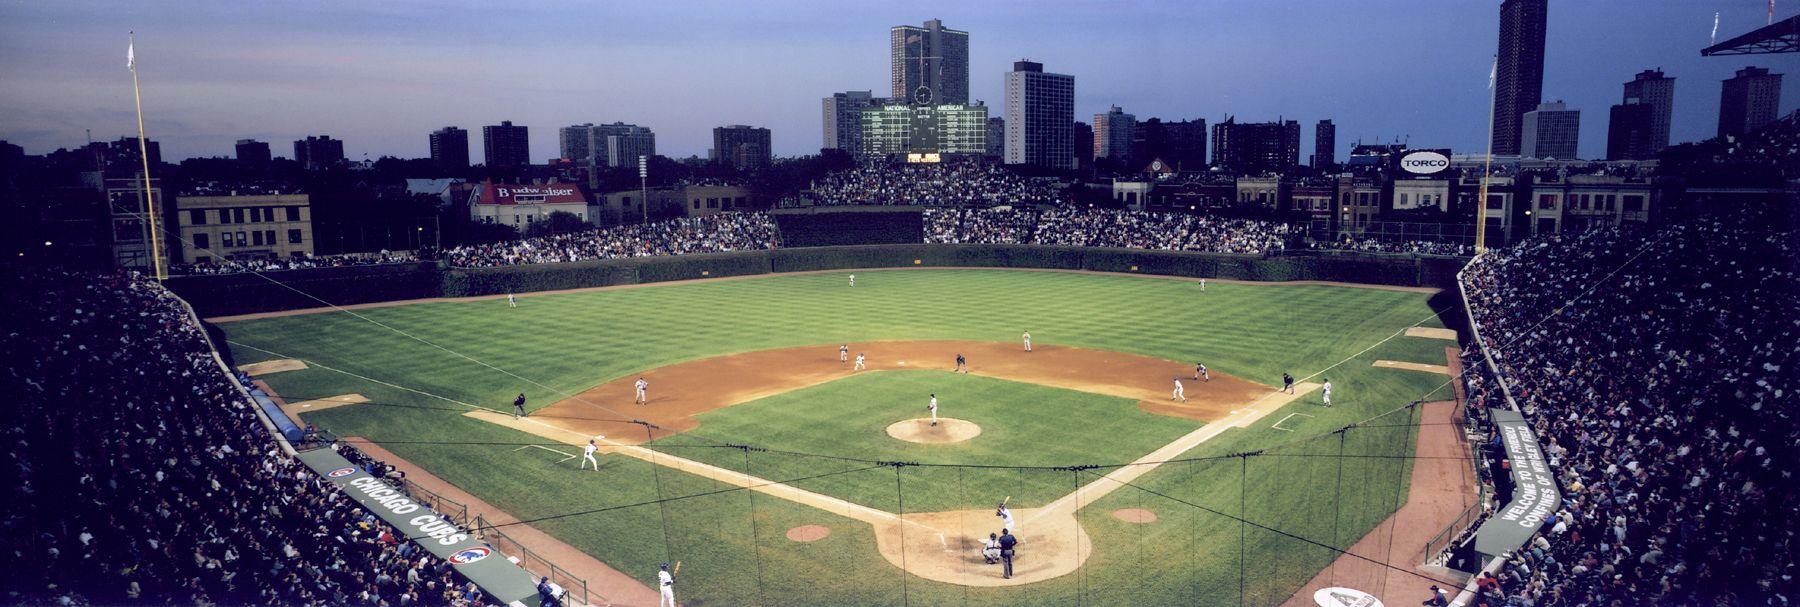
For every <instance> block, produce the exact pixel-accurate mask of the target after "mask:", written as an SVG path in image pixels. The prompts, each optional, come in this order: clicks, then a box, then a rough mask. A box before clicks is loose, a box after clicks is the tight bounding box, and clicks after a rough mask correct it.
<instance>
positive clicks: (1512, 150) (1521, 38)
mask: <svg viewBox="0 0 1800 607" xmlns="http://www.w3.org/2000/svg"><path fill="white" fill-rule="evenodd" d="M1549 12H1550V10H1549V6H1548V0H1504V1H1503V2H1501V3H1500V45H1499V50H1498V53H1497V56H1496V58H1495V61H1496V65H1495V66H1494V72H1495V74H1494V76H1495V78H1494V80H1495V82H1494V119H1493V121H1494V135H1493V137H1494V138H1493V146H1494V153H1495V154H1499V155H1508V156H1510V155H1515V154H1518V153H1519V140H1520V137H1521V133H1522V130H1521V129H1522V127H1523V120H1524V118H1525V112H1529V111H1531V109H1532V108H1535V107H1537V104H1538V102H1539V101H1542V100H1543V99H1542V97H1543V93H1544V28H1545V22H1546V18H1547V17H1548V15H1549Z"/></svg>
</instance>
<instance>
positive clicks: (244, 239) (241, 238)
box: [237, 232, 250, 247]
mask: <svg viewBox="0 0 1800 607" xmlns="http://www.w3.org/2000/svg"><path fill="white" fill-rule="evenodd" d="M237 246H240V247H247V246H250V236H249V235H248V234H245V233H243V232H238V233H237Z"/></svg>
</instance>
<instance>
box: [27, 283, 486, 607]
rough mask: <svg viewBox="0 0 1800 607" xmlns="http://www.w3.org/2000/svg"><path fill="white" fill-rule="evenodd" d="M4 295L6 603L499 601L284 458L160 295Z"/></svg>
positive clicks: (79, 286) (84, 291)
mask: <svg viewBox="0 0 1800 607" xmlns="http://www.w3.org/2000/svg"><path fill="white" fill-rule="evenodd" d="M0 286H4V289H0V302H3V303H4V304H5V305H6V309H7V310H8V312H9V313H10V314H11V315H12V321H13V322H12V323H11V324H10V325H9V328H8V329H7V330H6V332H5V333H4V335H3V336H0V346H3V348H0V350H3V351H4V354H0V356H5V357H6V359H7V361H6V362H7V369H8V373H7V374H6V375H5V377H4V379H3V380H0V382H4V386H5V388H6V393H7V394H10V395H13V397H12V401H11V402H9V403H8V404H7V406H6V407H5V408H4V411H5V413H4V415H5V416H6V417H7V418H8V419H7V423H6V424H5V425H4V429H3V430H0V432H4V433H5V443H6V450H7V455H8V457H7V459H8V465H7V466H6V467H5V471H4V473H3V474H4V475H5V476H4V478H0V483H5V485H6V486H7V487H8V491H9V495H11V496H12V497H11V498H9V499H7V500H6V501H5V505H4V506H0V540H3V541H4V542H5V544H6V545H7V550H5V551H4V552H0V567H3V568H4V571H5V573H4V576H3V577H4V580H5V582H4V583H3V584H0V592H4V594H3V595H0V602H5V603H7V604H22V605H90V604H96V605H115V604H157V605H171V604H184V605H217V604H223V605H391V606H410V605H454V606H459V607H460V606H467V605H489V604H494V601H493V599H492V598H491V597H489V596H486V595H485V594H484V593H482V592H481V591H480V590H479V589H477V588H476V587H474V586H473V585H472V584H470V583H468V582H467V581H466V580H462V579H459V578H458V577H457V574H456V573H455V572H454V571H453V570H452V569H451V567H450V566H449V565H448V564H447V563H445V562H443V561H440V560H438V559H436V558H433V557H431V556H429V555H428V554H426V553H425V551H424V550H423V549H422V548H418V547H417V546H415V545H414V544H412V543H411V542H408V541H405V540H404V538H398V537H396V531H395V530H394V529H393V528H391V527H388V526H387V525H385V524H384V523H382V522H381V521H380V520H379V519H377V518H375V517H374V515H372V514H370V513H369V512H367V511H366V510H362V509H361V508H360V507H358V506H357V505H356V504H355V502H354V501H353V500H351V499H349V498H348V497H346V496H345V495H344V494H343V493H342V492H340V491H337V490H335V489H334V488H333V487H332V485H331V484H330V483H329V482H327V481H326V480H324V479H322V478H320V477H318V476H317V475H316V474H314V473H313V472H311V471H310V470H309V469H308V468H306V467H305V466H304V465H302V464H301V463H300V462H299V461H297V460H296V459H295V458H293V457H291V456H289V455H286V453H285V452H283V451H282V450H280V449H279V448H278V446H277V443H276V442H275V441H274V440H273V438H272V437H271V435H270V434H269V433H268V431H267V430H266V429H265V426H263V425H262V422H261V420H260V419H259V418H258V417H257V413H256V412H255V406H254V405H253V404H251V403H249V402H247V401H246V400H245V398H244V397H243V394H242V393H241V392H240V391H239V390H238V388H237V387H236V386H235V385H234V384H232V383H231V382H232V380H231V378H230V377H229V376H227V375H226V374H225V372H224V371H223V370H222V369H221V368H220V367H219V365H218V364H217V363H216V362H215V361H214V359H213V358H212V355H211V350H210V348H209V346H208V345H207V342H206V341H205V339H204V337H203V335H202V333H201V329H200V328H199V327H198V326H197V325H196V324H194V323H193V322H192V321H191V319H190V317H189V316H188V315H187V314H186V312H185V310H184V308H183V307H182V306H181V305H180V304H179V302H178V300H176V299H175V298H174V296H173V295H172V294H170V293H169V292H168V291H166V290H164V289H163V288H162V287H161V286H160V285H158V284H156V283H154V282H151V281H147V280H143V279H140V278H136V277H132V276H126V275H91V274H69V273H49V272H47V273H38V274H29V275H19V274H11V273H8V274H0ZM346 449H347V447H346ZM347 455H349V454H347ZM353 459H361V460H362V461H363V462H364V463H365V464H367V463H368V462H369V460H367V458H363V457H361V456H360V455H356V456H353ZM371 466H372V465H371Z"/></svg>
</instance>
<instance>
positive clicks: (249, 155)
mask: <svg viewBox="0 0 1800 607" xmlns="http://www.w3.org/2000/svg"><path fill="white" fill-rule="evenodd" d="M271 158H272V156H271V155H270V153H269V142H267V141H257V140H255V139H239V140H237V161H238V162H239V163H240V164H243V165H245V166H252V167H260V166H267V165H268V164H269V160H270V159H271Z"/></svg>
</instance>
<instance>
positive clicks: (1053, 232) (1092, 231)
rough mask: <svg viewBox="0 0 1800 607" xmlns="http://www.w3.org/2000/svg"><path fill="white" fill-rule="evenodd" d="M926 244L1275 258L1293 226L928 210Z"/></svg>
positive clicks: (1093, 212) (1175, 217)
mask: <svg viewBox="0 0 1800 607" xmlns="http://www.w3.org/2000/svg"><path fill="white" fill-rule="evenodd" d="M925 226H926V234H925V242H928V243H942V244H1041V245H1061V246H1077V247H1113V248H1130V249H1151V250H1160V251H1206V252H1214V253H1252V254H1267V253H1275V252H1279V251H1281V250H1282V249H1284V248H1285V247H1286V246H1287V244H1288V242H1289V241H1290V240H1291V239H1292V238H1294V237H1295V236H1297V235H1298V233H1299V231H1298V230H1297V229H1296V228H1295V227H1294V226H1292V225H1289V224H1286V223H1279V222H1273V221H1262V220H1254V219H1227V218H1220V217H1212V216H1206V215H1187V214H1180V213H1157V212H1135V211H1113V210H1104V209H1050V210H1044V211H1033V210H1021V209H926V210H925Z"/></svg>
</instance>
